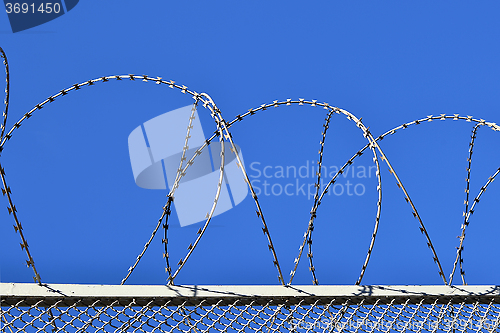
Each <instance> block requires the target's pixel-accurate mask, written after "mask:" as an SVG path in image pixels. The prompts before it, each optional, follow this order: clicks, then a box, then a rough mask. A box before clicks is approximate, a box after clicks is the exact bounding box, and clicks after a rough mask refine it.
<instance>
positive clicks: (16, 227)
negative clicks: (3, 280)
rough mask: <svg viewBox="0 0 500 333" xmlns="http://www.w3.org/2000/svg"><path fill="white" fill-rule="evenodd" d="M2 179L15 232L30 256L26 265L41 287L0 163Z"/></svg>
mask: <svg viewBox="0 0 500 333" xmlns="http://www.w3.org/2000/svg"><path fill="white" fill-rule="evenodd" d="M0 177H1V178H2V185H3V188H2V194H3V195H7V200H8V201H9V207H7V209H8V211H9V214H12V216H13V217H14V221H15V225H14V230H15V232H16V233H19V236H20V237H21V250H23V251H25V252H26V255H27V256H28V260H27V261H26V265H27V266H28V267H31V269H32V270H33V273H34V275H35V276H34V277H33V280H34V281H35V283H38V284H39V285H42V280H41V279H40V274H38V271H37V269H36V266H35V261H34V260H33V257H32V256H31V252H30V249H29V246H28V241H27V240H26V237H25V236H24V232H23V226H22V225H21V222H20V221H19V218H18V217H17V209H16V206H14V203H13V202H12V192H11V190H10V187H9V186H8V185H7V181H6V179H5V170H4V168H3V167H2V164H1V163H0Z"/></svg>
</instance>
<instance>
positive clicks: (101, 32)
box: [0, 0, 500, 284]
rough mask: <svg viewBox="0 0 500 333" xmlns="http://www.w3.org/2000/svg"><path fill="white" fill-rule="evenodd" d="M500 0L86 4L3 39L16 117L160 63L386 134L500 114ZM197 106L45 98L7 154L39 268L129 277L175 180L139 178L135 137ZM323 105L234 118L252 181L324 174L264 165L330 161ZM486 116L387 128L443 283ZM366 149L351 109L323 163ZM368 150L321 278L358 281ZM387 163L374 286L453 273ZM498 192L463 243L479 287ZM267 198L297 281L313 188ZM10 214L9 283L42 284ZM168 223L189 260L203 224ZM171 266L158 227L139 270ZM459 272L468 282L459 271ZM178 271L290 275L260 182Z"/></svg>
mask: <svg viewBox="0 0 500 333" xmlns="http://www.w3.org/2000/svg"><path fill="white" fill-rule="evenodd" d="M499 9H500V5H499V4H498V3H497V2H494V1H481V2H471V1H454V2H452V1H440V2H438V3H436V2H432V1H419V2H416V1H413V2H409V1H315V2H313V3H310V2H309V3H307V4H306V2H298V1H289V2H287V3H286V5H285V4H284V3H278V2H270V1H252V2H229V1H216V2H207V1H190V2H174V1H141V2H137V1H116V0H115V1H106V2H103V1H81V2H80V3H79V4H78V5H77V6H76V7H75V8H74V9H73V10H71V11H70V12H68V13H67V14H65V15H62V16H61V17H59V18H57V19H55V20H53V21H50V22H48V23H46V24H43V25H41V26H38V27H35V28H32V29H29V30H26V31H24V32H19V33H15V34H13V33H12V32H11V29H10V26H9V22H8V19H7V15H6V14H1V13H0V46H1V47H2V48H3V49H4V50H5V52H6V53H7V57H8V59H9V64H10V74H11V97H10V98H11V99H10V110H9V119H8V123H7V124H8V126H7V128H8V129H10V128H11V127H12V126H13V124H14V123H15V121H17V120H18V119H19V118H21V117H22V115H23V114H24V113H26V112H27V111H29V110H30V109H31V108H32V107H33V106H34V105H36V104H37V103H40V102H41V101H43V100H44V99H45V98H47V97H48V96H50V95H53V94H55V93H57V92H58V91H60V90H61V89H65V88H68V87H70V86H72V85H73V84H75V83H80V82H84V81H87V80H89V79H94V78H98V77H102V76H105V75H117V74H147V75H150V76H153V77H156V76H160V77H162V78H164V79H167V80H174V81H176V82H177V83H179V84H182V85H186V86H188V87H189V88H190V89H193V90H195V91H197V92H206V93H208V94H210V96H211V97H212V98H213V100H214V101H215V103H216V104H217V106H218V107H219V108H220V110H221V112H222V115H223V116H224V117H225V119H226V120H228V121H229V120H232V119H233V118H234V117H235V116H236V115H238V114H241V113H244V112H246V111H247V110H248V109H250V108H256V107H258V106H260V105H261V104H263V103H271V102H272V101H274V100H279V101H282V100H286V99H287V98H291V99H294V100H295V99H298V98H304V99H306V100H313V99H314V100H318V101H319V102H327V103H329V104H330V105H334V106H337V107H340V108H343V109H346V110H348V111H349V112H351V113H353V114H354V115H356V116H357V117H358V118H359V117H362V118H363V123H364V124H365V125H366V126H369V127H370V131H371V132H372V133H373V134H374V136H378V135H380V134H382V133H384V132H385V131H387V130H389V129H391V128H394V127H396V126H399V125H401V124H403V123H406V122H410V121H413V120H415V119H421V118H424V117H426V116H428V115H439V114H460V115H464V116H466V115H472V116H474V117H475V118H482V119H485V120H487V121H491V122H499V121H500V116H499V114H498V109H499V106H500V105H499V104H500V98H499V94H498V91H499V88H500V82H499V79H498V78H499V74H500V73H499V72H500V64H499V62H498V58H499V51H500V47H499V44H498V40H499V37H500V26H499V24H498V12H499ZM2 75H3V74H2ZM3 80H4V78H3V76H2V78H1V81H2V82H3ZM191 102H192V99H190V98H189V96H186V95H184V94H182V93H180V92H176V91H173V90H171V89H169V88H168V87H167V86H166V85H156V84H154V83H144V82H128V81H127V82H108V83H99V84H96V85H95V86H93V87H86V88H84V89H81V90H80V91H78V92H74V93H72V94H68V96H65V97H63V98H61V99H59V100H57V101H56V102H54V103H53V104H51V105H48V106H46V107H45V108H44V109H42V110H39V111H37V112H36V113H35V115H34V116H33V117H32V118H30V119H29V120H28V121H26V122H25V123H24V124H23V126H21V128H20V129H18V130H17V131H16V132H15V134H14V135H13V137H12V139H11V140H10V141H9V142H7V143H6V145H5V150H4V152H3V153H2V156H1V162H2V166H3V167H4V168H5V171H6V176H7V181H8V183H9V185H10V187H11V188H12V194H13V200H14V203H15V205H16V207H17V209H18V212H19V218H20V220H21V222H22V224H23V227H24V231H25V234H26V237H27V239H28V243H29V245H30V250H31V252H32V254H33V257H34V260H35V263H36V265H37V268H38V270H39V273H40V275H41V278H42V281H43V282H47V283H49V282H50V283H102V284H117V283H119V282H120V281H121V279H122V278H123V277H124V276H125V275H126V273H127V269H128V268H129V267H130V265H132V263H133V262H134V260H135V258H136V256H137V255H138V254H139V253H140V251H141V250H142V248H143V245H144V243H145V242H146V241H147V239H148V238H149V236H150V234H151V231H152V230H153V228H154V227H155V225H156V221H157V219H158V218H159V216H160V215H161V207H162V206H163V205H164V203H165V200H166V198H165V195H166V194H167V193H166V191H162V190H145V189H141V188H139V187H137V186H136V185H135V183H134V178H133V175H132V169H131V166H130V159H129V155H128V147H127V138H128V135H129V134H130V133H131V132H132V130H133V129H135V128H136V127H137V126H139V125H141V124H142V123H144V122H145V121H147V120H149V119H151V118H153V117H155V116H158V115H160V114H162V113H165V112H167V111H170V110H173V109H176V108H179V107H182V106H185V105H188V104H190V103H191ZM199 114H200V119H201V123H202V125H203V128H204V131H205V134H208V133H211V132H212V131H214V130H215V126H214V123H213V121H212V120H211V118H210V116H209V113H208V112H206V110H203V109H201V108H200V109H199ZM325 114H326V112H325V110H323V109H322V108H312V107H310V106H298V105H295V106H288V107H280V108H272V109H269V110H267V111H265V112H263V113H261V114H257V115H255V116H253V117H251V118H248V119H246V120H245V121H242V122H241V123H237V124H235V125H234V126H233V127H232V128H231V132H232V134H233V138H234V140H235V142H236V143H237V144H238V145H239V146H240V147H241V149H242V152H243V156H244V159H245V165H246V168H247V171H248V173H249V175H250V177H251V178H252V179H253V180H260V181H261V182H263V181H264V180H266V179H267V180H268V181H269V182H270V183H271V184H279V185H276V186H278V187H279V186H281V187H284V186H286V184H289V183H293V184H297V182H301V184H302V183H312V182H314V179H313V178H312V177H304V178H302V177H300V176H298V177H292V176H290V177H288V178H286V177H285V178H279V177H277V176H276V174H275V173H273V174H272V175H271V176H272V177H270V178H266V179H264V178H263V176H262V175H261V176H260V177H257V176H258V174H259V171H260V172H262V171H263V168H264V167H266V166H269V167H270V168H268V169H267V170H273V171H277V170H279V167H280V166H282V167H285V168H286V167H287V166H291V167H295V168H297V169H298V168H300V167H301V166H310V165H311V164H312V163H313V161H314V163H315V161H316V160H317V151H318V149H319V141H320V139H321V130H322V125H323V123H324V117H325ZM472 128H473V125H472V124H471V123H467V122H463V121H460V122H459V121H455V122H454V121H451V120H447V121H434V122H431V123H425V124H422V125H419V126H418V127H416V126H413V127H410V128H408V129H406V130H404V131H400V132H397V133H396V134H394V135H392V136H389V137H387V138H385V139H384V140H383V141H381V142H380V144H381V147H382V149H383V150H384V152H385V153H386V155H387V156H388V157H389V159H390V161H391V163H392V164H393V166H394V167H395V169H396V171H397V172H398V175H399V176H400V178H401V180H402V182H403V184H404V185H405V187H406V188H407V190H408V192H409V194H410V196H411V198H412V200H413V201H414V203H415V205H416V207H417V209H418V211H419V213H420V215H421V217H422V220H423V222H424V224H425V226H426V228H427V230H428V232H429V234H430V237H431V239H432V241H433V243H434V246H435V248H436V251H437V253H438V256H439V259H440V261H441V263H442V265H443V269H444V271H445V274H446V276H447V277H448V275H449V273H450V271H451V268H452V264H453V260H454V258H455V253H456V249H455V247H456V246H458V239H457V236H458V235H459V234H460V225H461V224H462V222H463V217H462V212H463V210H464V205H463V200H464V198H465V193H464V188H465V185H466V183H465V178H466V176H467V172H466V167H467V164H468V163H467V157H468V145H469V142H470V135H471V130H472ZM498 135H499V133H497V132H493V131H492V130H491V129H489V128H486V127H484V128H480V129H479V131H478V135H477V139H476V145H475V149H474V155H473V161H472V173H471V191H470V193H471V194H470V195H471V196H472V198H473V197H474V196H476V194H477V193H478V192H479V189H480V188H481V186H483V185H484V183H485V182H486V181H487V179H488V177H489V176H490V175H492V174H493V173H494V172H495V170H496V169H497V168H498V166H500V157H499V154H498V144H497V142H498V139H499V136H498ZM365 144H366V139H365V138H363V136H362V132H361V131H360V130H359V129H358V128H356V127H355V126H354V124H353V123H352V122H349V121H347V119H346V118H345V117H344V116H340V115H334V116H333V117H332V122H331V125H330V128H329V130H328V136H327V138H326V142H325V158H324V165H325V166H327V167H329V168H331V170H333V169H335V167H336V166H341V165H342V164H344V162H345V161H347V159H348V158H350V157H351V156H352V155H353V154H354V153H355V152H356V151H357V150H358V149H360V148H362V147H363V146H364V145H365ZM371 158H372V156H370V154H369V153H366V154H364V155H363V156H362V157H360V158H359V159H357V160H356V162H355V163H354V164H353V167H355V169H354V170H355V171H356V173H355V174H354V177H353V175H352V173H351V174H350V175H347V176H346V177H343V176H342V177H341V180H340V184H341V185H344V186H347V182H348V181H349V182H350V183H351V184H353V185H352V186H353V187H354V186H355V185H357V184H361V185H359V186H358V190H359V192H358V193H361V189H364V192H363V194H362V195H356V194H354V195H348V194H347V188H345V191H346V192H344V193H343V194H342V195H335V194H332V195H330V196H328V197H327V198H326V199H325V200H324V202H323V203H322V205H321V206H320V208H319V210H318V218H317V220H316V224H315V230H314V234H313V251H314V261H315V266H316V272H317V277H318V280H319V283H320V284H353V283H354V282H355V281H356V279H357V278H358V275H359V273H360V270H361V267H362V264H363V261H364V258H365V255H366V251H367V249H368V245H369V242H370V236H371V233H372V231H373V226H374V223H375V214H376V202H377V192H376V186H377V181H376V177H375V176H374V174H369V173H368V171H367V173H366V174H365V177H363V173H360V174H358V172H360V171H362V170H370V169H369V168H370V166H372V165H373V162H372V160H371ZM252 163H254V164H253V168H251V167H250V165H251V164H252ZM259 163H260V164H259ZM351 171H352V169H351ZM381 176H382V182H383V186H382V189H383V198H382V200H383V205H382V215H381V221H380V228H379V233H378V237H377V241H376V243H375V248H374V250H373V254H372V259H371V261H370V264H369V266H368V269H367V271H366V274H365V277H364V279H363V283H364V284H441V283H442V280H441V278H440V277H439V275H438V270H437V267H436V265H435V264H434V262H433V260H432V255H431V252H430V251H429V249H428V248H427V246H426V243H425V238H424V237H423V236H422V235H421V233H420V231H419V228H418V222H417V220H416V219H414V218H413V216H412V211H411V209H410V207H409V205H408V204H406V203H405V200H404V197H403V194H402V192H401V190H400V189H399V188H398V187H397V186H396V182H395V180H394V179H393V178H392V175H391V174H390V173H389V172H388V171H387V167H386V166H385V165H382V175H381ZM256 184H262V183H258V182H257V183H256ZM278 187H276V188H278ZM261 190H262V191H264V188H261ZM337 193H340V188H339V191H338V192H337ZM351 193H352V192H351ZM499 195H500V189H498V187H497V184H496V182H493V184H492V185H491V186H490V187H489V188H488V190H487V191H486V193H485V194H484V195H483V197H482V199H481V201H480V203H479V204H478V206H477V209H476V211H475V213H474V215H473V216H472V218H471V220H470V226H469V229H468V231H467V236H466V239H465V242H464V246H465V250H464V253H463V258H464V269H465V271H466V275H465V276H466V279H467V282H468V283H469V284H498V281H499V277H500V269H499V268H498V265H495V264H494V262H495V258H496V257H497V256H498V247H497V246H496V243H497V239H498V235H499V232H500V226H499V225H498V223H497V222H498V221H497V220H498V213H499V211H498V205H497V198H498V197H499ZM259 199H260V203H261V206H262V209H263V211H264V214H265V217H266V220H267V222H268V225H269V229H270V231H271V235H272V237H273V242H274V243H275V246H276V251H277V254H278V258H279V261H280V265H281V268H282V270H283V273H284V276H285V277H288V274H289V272H290V270H291V269H292V267H293V259H294V258H295V257H296V255H297V252H298V247H299V245H300V243H301V241H302V235H303V233H304V231H305V230H306V227H307V222H308V220H309V211H310V209H311V206H312V201H311V200H307V196H306V195H302V194H301V193H299V192H295V195H292V196H286V195H265V194H264V193H261V194H260V195H259ZM2 200H3V201H2V202H3V204H4V206H6V205H7V200H6V198H5V197H4V198H3V199H2ZM0 221H1V223H0V239H1V242H0V251H1V253H2V256H1V258H0V269H1V271H0V273H1V275H0V279H1V281H2V282H30V281H32V278H31V276H32V272H31V270H30V269H29V268H27V267H25V265H24V264H23V263H24V262H25V260H26V258H25V253H24V252H22V251H21V248H20V246H19V236H18V235H17V234H15V233H14V229H13V228H12V224H13V223H14V221H13V219H12V217H11V216H9V215H8V212H7V209H2V210H0ZM170 222H171V224H172V227H171V229H170V231H169V237H170V243H169V249H171V250H169V251H171V253H170V255H171V257H172V260H173V261H174V264H175V263H177V261H178V260H179V259H180V258H181V257H183V256H184V254H185V253H186V248H187V246H188V245H189V244H190V243H192V242H193V241H194V239H195V236H196V231H197V230H198V228H199V227H200V226H201V224H196V225H193V226H190V227H184V228H181V227H180V225H179V221H178V219H177V217H176V215H175V214H174V215H173V216H172V218H171V221H170ZM306 259H307V258H306V256H305V254H304V256H303V257H302V260H301V262H300V265H299V269H298V272H297V275H296V277H295V279H294V283H296V284H310V283H311V275H310V273H309V271H308V264H307V260H306ZM164 265H165V263H164V259H163V258H162V244H161V235H157V236H156V238H155V240H154V241H153V243H152V245H151V247H150V249H149V250H148V252H147V253H146V255H145V256H144V258H143V259H142V261H141V263H140V264H139V266H138V268H137V270H136V271H135V272H134V274H133V275H132V276H131V278H130V280H129V281H128V282H129V283H132V284H162V283H165V281H166V274H165V273H164ZM174 267H175V265H174ZM454 282H455V283H460V282H461V281H460V276H459V275H456V276H455V278H454ZM176 283H178V284H276V283H278V280H277V273H276V269H275V268H274V267H273V264H272V256H271V254H270V252H269V251H268V250H267V242H266V239H265V237H264V235H263V233H262V231H261V221H260V220H259V219H258V218H257V216H256V214H255V206H254V203H253V201H252V200H251V197H250V196H248V197H247V198H246V199H245V200H244V201H243V202H242V203H241V204H240V205H238V206H237V207H235V208H234V209H232V210H230V211H228V212H226V213H224V214H221V215H219V216H216V217H215V218H214V219H213V220H212V221H211V222H210V225H209V228H208V230H207V233H206V234H205V235H204V237H203V239H202V240H201V242H200V244H199V246H198V248H197V249H196V251H195V252H194V254H193V256H192V257H191V258H190V259H189V261H188V263H187V264H186V266H185V267H184V268H183V270H182V271H181V273H180V274H179V276H178V277H177V279H176Z"/></svg>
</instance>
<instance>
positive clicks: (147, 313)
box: [0, 283, 500, 332]
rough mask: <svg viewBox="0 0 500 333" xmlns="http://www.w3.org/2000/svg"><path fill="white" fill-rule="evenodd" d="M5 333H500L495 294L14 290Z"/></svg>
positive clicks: (360, 289)
mask: <svg viewBox="0 0 500 333" xmlns="http://www.w3.org/2000/svg"><path fill="white" fill-rule="evenodd" d="M0 287H1V288H2V293H1V295H2V297H1V323H2V326H1V329H2V332H499V331H500V328H499V325H500V287H496V286H464V287H447V286H297V287H283V286H207V287H201V286H190V287H182V286H82V285H50V286H49V285H44V286H38V285H28V284H25V285H23V284H6V283H3V284H1V285H0Z"/></svg>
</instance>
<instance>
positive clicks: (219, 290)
mask: <svg viewBox="0 0 500 333" xmlns="http://www.w3.org/2000/svg"><path fill="white" fill-rule="evenodd" d="M14 298H15V299H26V300H27V299H30V298H31V299H47V298H52V299H64V298H94V299H135V298H143V299H146V298H150V299H163V300H181V299H212V300H229V299H253V300H255V299H307V298H309V299H316V300H318V299H322V298H324V299H339V300H345V299H351V300H353V299H364V300H365V301H367V300H369V299H381V298H390V299H393V298H401V299H403V298H404V299H416V300H420V299H423V298H424V299H429V300H432V301H434V300H435V299H442V300H443V301H445V300H446V301H449V300H450V299H455V300H456V301H457V302H459V301H463V300H464V299H467V300H489V301H490V300H491V299H495V300H496V302H498V301H500V286H494V285H467V286H436V285H393V286H391V285H386V286H384V285H371V286H354V285H324V286H322V285H319V286H310V285H308V286H306V285H304V286H301V285H297V286H281V285H224V286H222V285H220V286H197V285H190V286H182V285H175V286H171V285H86V284H43V285H38V284H35V283H0V299H2V301H3V300H5V299H14ZM496 302H495V303H496Z"/></svg>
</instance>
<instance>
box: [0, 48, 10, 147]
mask: <svg viewBox="0 0 500 333" xmlns="http://www.w3.org/2000/svg"><path fill="white" fill-rule="evenodd" d="M0 57H1V58H2V59H3V64H4V66H5V100H4V104H5V109H4V111H3V122H2V124H1V128H0V130H1V131H0V141H1V140H2V138H3V135H4V132H5V126H6V125H7V113H8V112H9V96H10V74H9V62H8V61H7V56H6V55H5V52H4V51H3V49H2V47H0ZM1 152H2V149H1V148H0V153H1Z"/></svg>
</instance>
